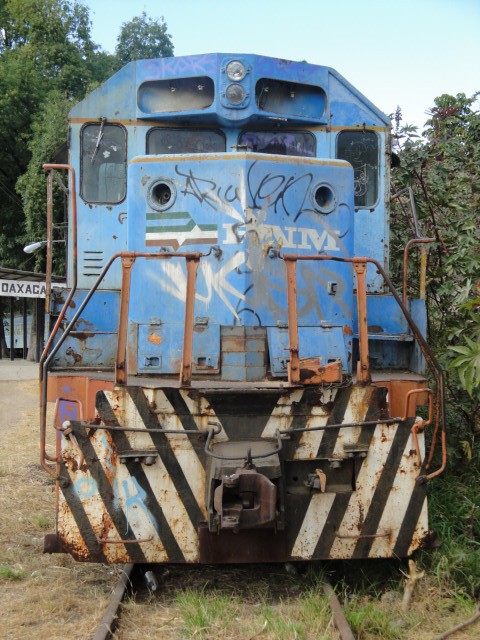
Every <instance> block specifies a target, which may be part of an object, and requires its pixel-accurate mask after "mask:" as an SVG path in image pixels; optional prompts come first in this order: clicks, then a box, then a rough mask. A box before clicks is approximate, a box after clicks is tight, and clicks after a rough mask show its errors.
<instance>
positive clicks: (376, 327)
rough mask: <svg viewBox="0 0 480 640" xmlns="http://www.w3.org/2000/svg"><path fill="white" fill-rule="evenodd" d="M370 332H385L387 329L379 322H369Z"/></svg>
mask: <svg viewBox="0 0 480 640" xmlns="http://www.w3.org/2000/svg"><path fill="white" fill-rule="evenodd" d="M368 333H385V329H384V328H383V327H381V326H380V325H378V324H369V325H368Z"/></svg>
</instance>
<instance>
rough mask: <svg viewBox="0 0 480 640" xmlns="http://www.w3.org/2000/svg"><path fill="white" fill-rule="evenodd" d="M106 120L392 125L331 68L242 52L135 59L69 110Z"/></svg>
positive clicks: (80, 116) (75, 115)
mask: <svg viewBox="0 0 480 640" xmlns="http://www.w3.org/2000/svg"><path fill="white" fill-rule="evenodd" d="M132 88H135V90H134V91H132ZM100 117H102V118H106V119H108V120H128V121H132V120H133V121H134V120H140V121H149V120H155V121H164V122H173V123H175V122H177V123H178V122H184V121H186V120H188V121H189V122H196V123H198V124H201V123H205V124H219V125H222V126H226V127H228V126H230V127H233V126H239V125H241V126H243V125H245V124H247V123H248V124H251V125H254V124H255V123H258V124H259V125H262V126H265V124H270V125H272V126H282V125H284V124H287V125H289V126H292V125H296V126H302V125H305V124H308V125H309V126H310V127H311V126H327V125H328V126H345V125H348V126H365V127H370V128H371V127H381V128H385V127H389V126H390V121H389V119H388V118H387V117H386V116H385V114H384V113H382V112H381V111H380V110H379V109H377V107H375V105H373V104H372V103H371V102H370V101H369V100H368V99H367V98H365V96H363V95H362V94H361V93H360V92H359V91H358V90H357V89H356V88H355V87H353V86H352V85H351V84H350V83H349V82H348V81H347V80H346V79H345V78H343V76H341V75H340V74H339V73H338V72H337V71H335V70H334V69H332V68H330V67H324V66H318V65H313V64H308V63H306V62H293V61H288V60H283V59H279V58H270V57H266V56H257V55H252V54H236V53H235V54H229V53H212V54H204V55H203V54H202V55H196V56H179V57H173V58H158V59H151V60H137V61H135V62H130V63H129V64H127V65H126V66H125V67H123V68H122V69H120V71H118V72H117V73H116V74H115V75H113V76H112V77H111V78H109V79H108V80H107V81H106V82H105V83H104V84H102V85H101V86H100V87H98V88H97V89H96V90H95V91H93V92H92V93H91V94H89V95H88V96H87V97H86V98H85V99H84V100H82V101H81V102H79V103H78V104H77V105H76V106H75V107H74V108H73V109H72V110H71V112H70V118H71V120H73V121H75V120H76V119H84V118H100Z"/></svg>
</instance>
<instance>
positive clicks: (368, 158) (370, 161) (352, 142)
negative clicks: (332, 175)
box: [337, 131, 379, 208]
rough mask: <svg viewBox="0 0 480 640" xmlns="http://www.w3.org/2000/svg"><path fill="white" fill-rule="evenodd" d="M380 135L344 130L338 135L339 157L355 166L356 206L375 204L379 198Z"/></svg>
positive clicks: (364, 206) (366, 206) (363, 206)
mask: <svg viewBox="0 0 480 640" xmlns="http://www.w3.org/2000/svg"><path fill="white" fill-rule="evenodd" d="M378 151H379V149H378V137H377V134H376V133H374V132H373V131H342V132H341V133H339V134H338V137H337V158H339V159H340V160H346V161H347V162H349V163H350V164H351V165H352V167H353V175H354V187H355V207H360V208H368V207H373V206H375V204H376V202H377V199H378V173H379V164H378V157H379V153H378Z"/></svg>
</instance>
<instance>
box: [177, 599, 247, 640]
mask: <svg viewBox="0 0 480 640" xmlns="http://www.w3.org/2000/svg"><path fill="white" fill-rule="evenodd" d="M177 603H178V607H179V610H180V615H181V617H182V619H183V623H184V627H185V632H186V633H187V635H189V636H194V635H195V636H197V637H207V638H210V637H213V636H214V635H215V634H216V632H218V631H219V630H221V629H225V628H226V626H227V625H228V623H229V621H230V620H231V619H232V618H235V616H236V614H237V610H236V606H235V604H234V602H233V601H232V598H229V597H228V596H226V595H225V594H223V593H215V592H212V593H205V588H203V589H201V590H200V591H195V590H193V589H187V590H185V591H182V592H181V593H179V594H178V595H177Z"/></svg>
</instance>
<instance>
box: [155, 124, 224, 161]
mask: <svg viewBox="0 0 480 640" xmlns="http://www.w3.org/2000/svg"><path fill="white" fill-rule="evenodd" d="M225 149H226V142H225V135H224V134H223V133H222V132H221V131H209V130H205V129H166V128H165V129H164V128H161V127H156V128H155V129H150V131H149V132H148V134H147V153H148V154H155V155H157V154H158V155H164V154H169V153H222V152H224V151H225Z"/></svg>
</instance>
